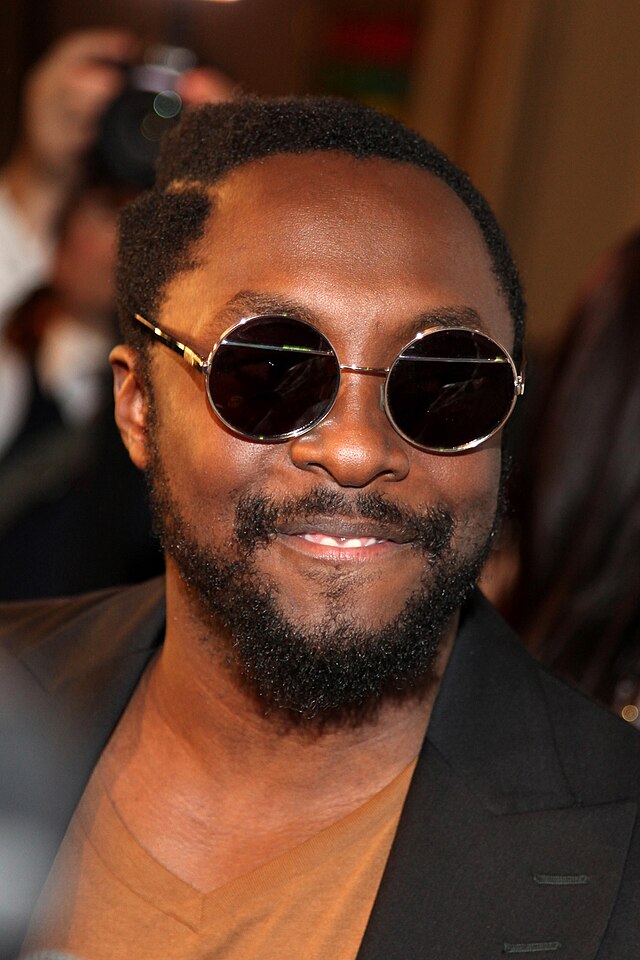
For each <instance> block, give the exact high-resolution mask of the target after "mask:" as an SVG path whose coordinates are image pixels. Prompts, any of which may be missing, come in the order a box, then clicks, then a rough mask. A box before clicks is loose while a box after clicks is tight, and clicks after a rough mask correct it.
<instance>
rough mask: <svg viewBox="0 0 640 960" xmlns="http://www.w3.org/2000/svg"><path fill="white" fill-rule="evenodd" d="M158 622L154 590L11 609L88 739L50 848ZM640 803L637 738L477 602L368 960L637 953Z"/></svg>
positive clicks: (51, 696)
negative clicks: (534, 656) (542, 663)
mask: <svg viewBox="0 0 640 960" xmlns="http://www.w3.org/2000/svg"><path fill="white" fill-rule="evenodd" d="M164 617H165V614H164V595H163V584H162V581H160V580H158V581H151V582H149V583H147V584H143V585H140V586H137V587H130V588H127V589H124V590H115V591H106V592H102V593H100V594H93V595H89V596H85V597H81V598H77V599H75V600H71V601H53V602H51V601H50V602H39V603H31V604H19V605H12V606H6V607H4V608H0V642H1V643H2V645H3V646H4V649H5V651H6V652H7V653H9V654H10V655H11V657H12V659H14V660H15V662H16V663H17V664H18V665H19V668H20V670H21V672H22V675H23V678H24V681H25V683H28V684H31V685H35V686H37V687H38V688H39V690H40V691H41V692H42V690H44V691H45V693H46V695H47V698H48V700H49V703H50V706H51V708H52V710H53V713H54V714H55V716H56V718H58V719H60V718H64V719H65V720H66V721H68V722H70V723H71V725H72V727H73V728H74V729H75V730H76V732H77V733H78V734H79V736H78V739H77V743H76V750H75V763H74V764H73V765H72V766H70V765H69V764H66V763H65V764H63V763H62V762H61V763H60V764H55V765H54V766H55V767H56V770H57V773H56V774H55V776H54V778H53V780H50V781H49V782H48V784H47V785H46V789H47V790H48V791H50V793H51V796H52V797H55V799H56V806H55V808H54V809H55V811H56V814H55V830H56V834H57V839H56V843H58V842H59V841H60V840H61V838H62V836H63V834H64V831H65V829H66V826H67V823H68V820H69V818H70V816H71V815H72V813H73V810H74V808H75V806H76V804H77V802H78V799H79V797H80V795H81V794H82V791H83V789H84V786H85V784H86V782H87V779H88V777H89V775H90V773H91V771H92V770H93V767H94V766H95V764H96V762H97V760H98V757H99V756H100V753H101V751H102V749H103V747H104V745H105V743H106V741H107V739H108V738H109V736H110V734H111V732H112V731H113V729H114V727H115V726H116V724H117V722H118V719H119V717H120V716H121V714H122V712H123V710H124V709H125V707H126V705H127V703H128V701H129V698H130V697H131V694H132V692H133V690H134V689H135V687H136V684H137V683H138V680H139V678H140V675H141V673H142V671H143V670H144V668H145V666H146V664H147V663H148V662H149V660H150V658H151V657H152V656H153V653H154V651H155V650H156V649H157V647H158V646H159V644H160V643H161V642H162V637H163V631H164ZM1 789H2V788H1V787H0V790H1ZM639 793H640V737H638V735H637V734H636V732H635V731H633V730H631V729H629V728H628V726H627V725H626V724H625V723H624V722H623V721H621V720H619V719H618V718H616V717H614V716H612V715H610V714H609V713H608V712H606V711H604V710H602V709H600V708H599V707H596V706H594V705H593V704H592V703H591V702H590V701H588V700H587V699H586V698H584V697H582V695H580V694H578V693H576V692H575V691H573V690H571V689H570V688H568V687H567V686H566V685H564V684H563V683H562V682H560V681H559V680H557V679H556V678H555V677H553V676H552V675H550V674H549V673H547V672H546V671H545V670H543V669H542V668H541V667H540V666H539V665H538V664H537V663H535V662H534V661H533V660H532V659H531V657H530V656H529V655H528V654H527V653H526V652H525V651H524V650H523V648H522V647H521V645H520V644H519V643H518V641H517V640H516V639H515V638H514V637H513V636H512V634H511V633H510V631H509V630H508V629H507V627H506V626H505V625H504V624H503V623H502V621H501V620H500V619H499V618H498V617H497V615H496V614H495V612H494V611H493V610H492V608H491V607H490V606H489V604H488V603H487V602H486V601H485V600H484V599H483V598H482V596H481V595H480V594H477V595H476V596H475V598H474V600H473V601H472V603H470V604H469V606H468V608H467V609H466V610H465V611H464V613H463V618H462V622H461V628H460V631H459V635H458V637H457V640H456V643H455V646H454V650H453V653H452V656H451V659H450V662H449V665H448V667H447V670H446V673H445V676H444V679H443V682H442V685H441V689H440V692H439V694H438V698H437V701H436V704H435V707H434V711H433V715H432V719H431V722H430V725H429V729H428V733H427V737H426V739H425V743H424V746H423V749H422V752H421V755H420V759H419V762H418V765H417V768H416V772H415V775H414V778H413V781H412V784H411V787H410V790H409V793H408V796H407V800H406V803H405V807H404V810H403V813H402V817H401V820H400V824H399V827H398V832H397V835H396V838H395V841H394V844H393V847H392V850H391V854H390V856H389V860H388V863H387V867H386V869H385V872H384V876H383V879H382V883H381V886H380V890H379V893H378V896H377V898H376V902H375V905H374V908H373V912H372V915H371V919H370V922H369V924H368V927H367V930H366V933H365V936H364V940H363V942H362V946H361V949H360V952H359V954H358V960H418V958H420V960H427V958H428V960H467V958H468V960H498V958H504V957H505V956H514V957H517V956H520V955H527V956H529V955H532V956H535V957H536V958H538V957H540V958H541V960H548V958H554V960H555V958H557V960H594V958H597V960H638V958H640V829H639V828H638V824H637V822H636V818H637V803H638V795H639ZM0 796H1V794H0ZM301 956H303V950H302V948H301ZM256 960H259V958H256Z"/></svg>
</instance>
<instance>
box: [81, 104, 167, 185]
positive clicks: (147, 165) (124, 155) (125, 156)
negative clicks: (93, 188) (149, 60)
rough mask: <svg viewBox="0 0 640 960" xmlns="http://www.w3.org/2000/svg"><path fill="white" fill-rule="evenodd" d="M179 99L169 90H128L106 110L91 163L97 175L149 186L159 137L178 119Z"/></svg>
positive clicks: (152, 177) (152, 175)
mask: <svg viewBox="0 0 640 960" xmlns="http://www.w3.org/2000/svg"><path fill="white" fill-rule="evenodd" d="M181 110H182V101H181V100H180V97H179V96H178V94H177V93H175V92H174V91H172V90H167V91H162V92H157V91H150V90H133V89H127V90H125V92H124V93H123V94H121V95H120V96H119V97H118V98H117V99H116V100H114V101H113V103H112V104H111V106H110V107H109V108H108V110H107V111H106V113H105V115H104V117H103V119H102V127H101V131H100V135H99V137H98V141H97V144H96V148H95V152H94V158H93V166H94V170H95V173H96V174H97V176H98V177H100V178H103V179H107V180H110V181H112V180H113V181H116V182H120V183H127V184H135V185H137V186H140V187H150V186H152V184H153V180H154V176H155V162H156V159H157V156H158V151H159V148H160V140H161V139H162V137H163V136H164V134H165V133H166V132H167V130H169V129H171V127H172V126H173V125H174V124H175V123H176V122H177V120H178V118H179V116H180V113H181Z"/></svg>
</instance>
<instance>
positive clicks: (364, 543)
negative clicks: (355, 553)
mask: <svg viewBox="0 0 640 960" xmlns="http://www.w3.org/2000/svg"><path fill="white" fill-rule="evenodd" d="M302 539H303V540H308V541H309V543H319V544H320V545H321V546H323V547H341V548H342V549H343V550H353V549H357V548H358V547H373V546H374V545H375V544H376V543H382V540H377V539H376V538H375V537H329V536H327V535H326V534H324V533H304V534H303V535H302Z"/></svg>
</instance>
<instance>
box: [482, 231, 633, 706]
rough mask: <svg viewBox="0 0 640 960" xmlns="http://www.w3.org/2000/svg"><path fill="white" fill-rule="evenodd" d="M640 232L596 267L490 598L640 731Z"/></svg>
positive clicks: (526, 445) (550, 379) (551, 374)
mask: <svg viewBox="0 0 640 960" xmlns="http://www.w3.org/2000/svg"><path fill="white" fill-rule="evenodd" d="M639 370H640V231H637V232H635V233H633V234H632V235H631V236H629V237H628V238H627V239H625V240H624V242H622V243H621V244H620V245H619V246H617V247H616V248H615V249H614V250H613V251H611V252H610V253H609V254H607V255H606V256H605V257H604V258H603V260H602V261H601V262H600V263H599V264H598V265H597V267H596V269H595V270H594V272H593V274H592V276H591V277H590V278H589V280H588V282H587V283H586V284H585V286H584V288H583V289H582V291H581V293H580V294H579V296H578V299H577V302H576V304H575V306H574V308H573V311H572V313H571V316H570V318H569V323H568V328H567V331H566V334H565V336H564V338H563V340H562V342H561V345H560V348H559V350H558V352H557V354H556V356H555V359H554V361H553V362H552V363H551V364H550V365H549V369H548V372H547V374H545V375H544V376H543V378H542V382H541V384H540V386H539V389H538V399H537V402H535V403H534V405H533V409H532V411H531V413H530V415H529V421H528V428H527V425H526V424H525V429H524V432H523V436H522V440H521V452H520V457H519V460H520V462H519V465H518V472H517V474H516V482H515V484H514V491H513V496H512V500H513V505H514V518H513V520H514V522H513V529H512V535H513V540H512V544H511V546H510V547H507V549H506V551H505V552H504V553H503V555H502V557H501V559H500V560H499V561H498V562H497V563H496V561H495V559H494V560H493V561H492V562H491V565H490V569H489V571H488V572H487V573H486V574H485V578H484V580H483V588H484V589H485V592H486V593H488V595H489V596H490V598H491V599H492V600H494V602H496V603H497V604H498V606H499V607H500V609H501V610H502V612H503V613H504V614H505V616H506V617H507V619H508V620H509V622H510V623H511V624H512V625H513V626H514V627H515V629H516V630H517V631H518V632H519V633H520V634H521V635H522V636H523V637H524V639H525V640H526V642H527V644H528V645H529V647H530V648H531V649H532V650H533V651H534V652H535V653H536V654H537V655H538V656H539V657H540V658H541V659H542V660H543V661H544V662H545V663H547V664H550V665H552V666H553V667H554V668H555V669H556V670H558V671H559V672H560V673H562V674H563V675H564V676H566V677H568V678H570V679H572V680H573V681H575V682H576V683H577V684H578V685H579V686H580V687H581V688H582V689H583V690H585V691H586V692H588V693H590V694H592V695H594V696H596V697H597V698H598V699H600V700H601V701H603V702H604V703H607V704H609V705H611V706H613V707H614V708H615V709H616V710H619V711H623V716H625V719H628V720H630V721H631V722H637V718H638V710H637V706H640V375H639V373H638V371H639Z"/></svg>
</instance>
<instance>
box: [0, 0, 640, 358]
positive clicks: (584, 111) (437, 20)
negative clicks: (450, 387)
mask: <svg viewBox="0 0 640 960" xmlns="http://www.w3.org/2000/svg"><path fill="white" fill-rule="evenodd" d="M3 13H4V17H3V30H2V37H1V39H0V44H2V47H3V49H2V59H1V61H0V62H1V64H2V66H1V68H0V76H1V77H2V84H3V110H2V112H1V113H0V159H4V158H5V157H6V156H7V154H8V152H9V149H10V146H11V143H12V141H13V138H14V136H15V132H16V123H17V118H18V110H17V105H18V94H19V89H20V83H21V80H22V78H23V77H24V74H25V72H26V71H27V69H28V68H29V67H30V66H31V65H32V64H33V63H34V62H35V61H36V60H37V59H38V58H39V57H40V56H41V55H42V54H43V53H44V52H45V50H46V49H47V48H48V47H49V46H50V45H51V43H52V41H54V40H55V39H57V38H59V37H61V36H62V35H63V34H65V33H67V32H68V31H70V30H75V29H79V28H84V27H92V26H112V25H118V26H123V27H127V28H130V29H132V30H133V31H135V32H136V33H137V34H138V35H139V36H140V37H141V38H142V39H143V41H144V42H145V43H148V44H152V43H157V42H170V43H177V44H182V45H185V46H188V47H191V48H192V49H193V50H194V51H195V53H196V54H197V56H198V58H199V61H200V62H201V63H206V64H215V65H216V66H218V67H219V68H221V69H222V70H223V71H224V72H226V73H227V74H229V75H230V76H231V77H233V78H234V79H235V80H236V81H237V82H238V83H239V84H240V86H241V87H242V88H243V89H244V90H246V91H252V92H259V93H274V94H282V93H289V92H334V93H341V94H346V95H352V96H356V97H360V98H362V99H364V100H367V101H368V102H371V103H374V104H376V105H379V106H382V107H386V108H387V109H389V110H390V111H391V112H393V113H395V114H397V115H399V116H400V117H402V119H404V120H406V121H408V122H409V123H410V124H412V125H413V126H415V127H416V128H417V129H418V130H419V131H420V132H421V133H422V134H424V135H426V136H427V137H429V138H431V139H433V140H435V141H436V142H437V143H438V145H439V146H440V147H442V148H443V149H444V150H445V151H446V152H447V153H449V154H450V155H451V156H452V158H453V159H454V160H455V161H456V162H457V163H459V164H460V165H461V166H463V167H464V168H465V169H466V170H467V171H468V172H469V173H470V174H471V176H472V178H473V179H474V180H475V181H476V183H477V184H478V186H479V187H480V189H481V190H482V191H483V192H484V193H485V194H486V195H487V196H488V198H489V200H490V201H491V203H492V204H493V206H494V208H495V210H496V212H497V214H498V217H499V218H500V219H501V220H502V222H503V224H504V225H505V227H506V229H507V233H508V235H509V238H510V241H511V244H512V246H513V248H514V251H515V254H516V258H517V260H518V262H519V264H520V266H521V270H522V273H523V276H524V278H525V282H526V286H527V291H528V299H529V303H530V309H531V319H530V328H529V340H530V350H533V351H534V352H535V353H540V352H542V353H544V352H547V351H548V350H551V349H552V348H553V346H554V345H555V343H556V342H557V340H558V338H559V336H560V333H561V328H562V325H563V319H562V318H564V317H565V316H566V315H567V309H568V306H569V304H570V302H571V300H572V298H573V296H574V294H575V290H576V287H577V286H578V284H579V282H580V280H581V279H582V277H583V276H584V275H585V272H586V271H587V269H588V268H589V266H590V265H591V264H592V263H593V262H594V260H595V259H596V258H597V257H598V256H599V254H600V253H601V252H602V251H603V250H605V249H607V248H609V247H610V246H611V245H612V244H613V243H614V242H615V241H616V240H617V239H618V238H619V237H620V236H621V235H623V234H625V233H626V232H627V231H629V230H630V229H631V228H632V227H633V226H635V225H636V224H637V223H638V222H640V173H639V171H640V83H639V82H638V80H639V79H640V77H639V74H640V68H639V66H638V50H640V4H638V3H637V2H636V0H611V2H610V3H608V4H603V3H601V2H599V0H561V2H558V0H455V2H451V0H226V2H225V0H110V2H109V3H108V4H106V3H104V2H103V0H4V3H3Z"/></svg>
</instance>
